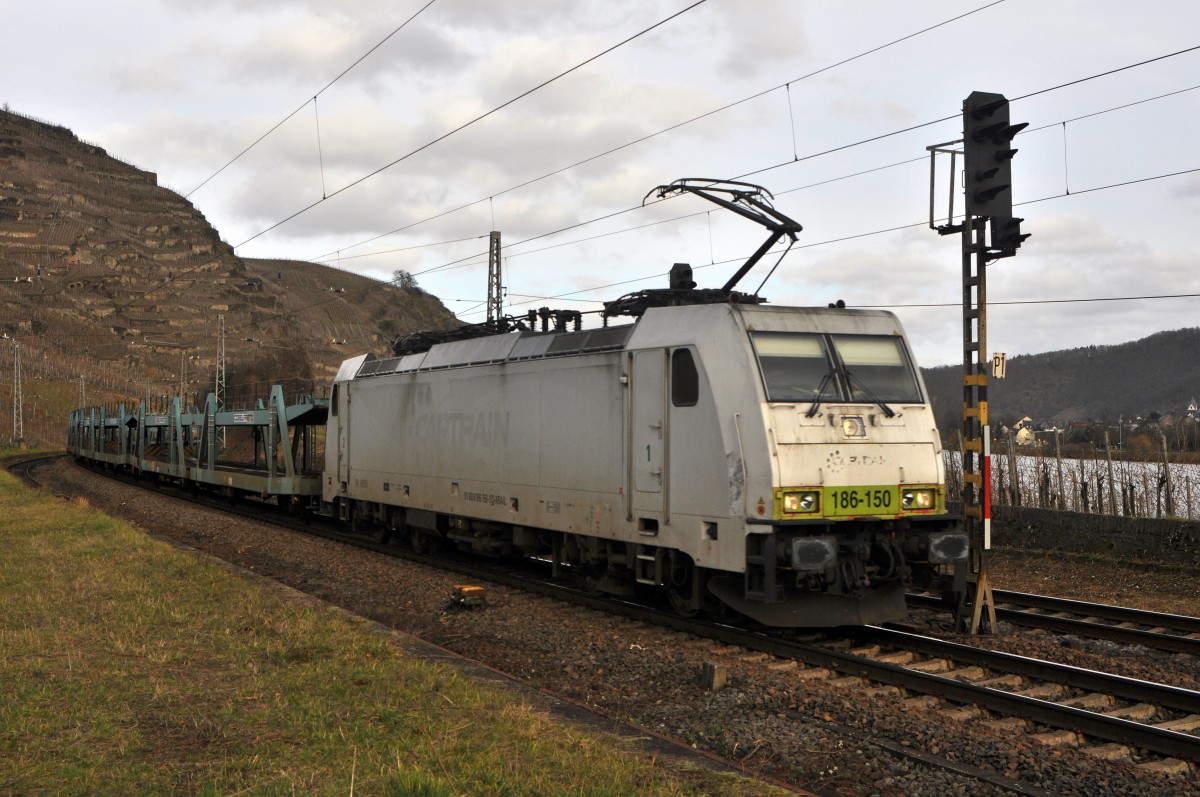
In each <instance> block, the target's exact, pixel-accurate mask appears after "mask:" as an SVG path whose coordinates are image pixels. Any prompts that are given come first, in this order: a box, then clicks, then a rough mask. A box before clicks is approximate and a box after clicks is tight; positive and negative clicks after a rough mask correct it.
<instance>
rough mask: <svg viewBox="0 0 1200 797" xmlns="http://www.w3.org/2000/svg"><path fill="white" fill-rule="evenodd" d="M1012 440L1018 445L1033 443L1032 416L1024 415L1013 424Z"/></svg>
mask: <svg viewBox="0 0 1200 797" xmlns="http://www.w3.org/2000/svg"><path fill="white" fill-rule="evenodd" d="M1013 431H1014V433H1013V440H1015V441H1016V443H1017V445H1019V446H1031V445H1033V444H1034V440H1035V437H1034V429H1033V418H1030V417H1029V416H1028V415H1026V416H1025V417H1024V418H1022V419H1021V420H1019V421H1017V422H1016V423H1015V424H1013Z"/></svg>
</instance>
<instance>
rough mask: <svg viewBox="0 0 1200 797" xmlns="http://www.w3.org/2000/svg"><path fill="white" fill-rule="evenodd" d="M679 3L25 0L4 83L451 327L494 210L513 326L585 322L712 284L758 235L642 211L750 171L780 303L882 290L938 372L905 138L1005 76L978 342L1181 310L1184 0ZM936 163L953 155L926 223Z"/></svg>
mask: <svg viewBox="0 0 1200 797" xmlns="http://www.w3.org/2000/svg"><path fill="white" fill-rule="evenodd" d="M693 2H694V0H578V1H573V0H524V2H516V3H499V2H495V0H433V2H429V0H402V1H398V2H391V3H387V2H379V1H378V0H319V1H318V0H236V1H235V0H225V1H222V0H212V1H211V2H207V3H196V2H192V0H105V1H104V2H94V1H89V2H83V0H42V2H39V3H21V4H18V5H16V6H15V7H13V8H7V9H6V29H7V30H8V31H9V32H10V34H13V33H15V34H16V35H10V36H9V37H7V39H6V49H7V57H6V59H5V61H6V75H5V79H4V81H3V87H4V91H3V92H2V94H0V101H2V102H4V103H6V104H7V106H8V107H9V109H10V110H13V111H17V112H19V113H23V114H26V115H30V116H34V117H36V118H39V119H43V120H48V121H51V122H54V123H57V124H62V125H64V126H66V127H69V128H71V129H72V130H74V131H75V132H76V133H77V134H78V135H79V136H80V137H81V138H83V139H85V140H87V141H90V142H92V143H96V144H99V145H101V146H103V147H105V148H106V149H107V150H108V151H109V152H110V153H112V154H113V155H116V156H118V157H120V158H122V159H124V160H126V161H128V162H130V163H133V164H134V165H136V166H139V167H141V168H143V169H147V170H150V171H154V172H156V173H157V174H158V177H159V182H160V183H161V184H163V185H166V186H168V187H170V188H172V189H174V190H176V191H178V192H179V193H181V194H184V195H187V196H189V198H190V200H191V201H192V202H193V203H194V204H195V205H196V206H197V207H198V208H199V209H200V210H201V211H202V212H203V213H204V214H205V215H206V216H207V217H208V219H209V221H210V222H212V224H213V225H214V226H215V227H216V228H217V229H218V230H219V231H220V233H221V235H222V237H223V238H224V239H225V240H226V241H228V242H229V243H231V244H233V245H235V246H236V247H237V251H238V253H239V254H241V255H243V256H249V257H290V258H297V259H304V260H316V261H323V262H328V263H330V264H331V265H336V266H338V267H340V268H344V269H348V270H352V271H355V272H359V273H363V274H368V275H371V276H374V277H379V278H383V279H387V278H390V276H391V275H392V273H393V272H394V271H395V270H397V269H404V270H407V271H409V272H411V273H413V274H414V275H416V278H417V281H418V283H419V284H420V285H421V286H422V287H424V288H426V289H427V290H429V291H431V292H432V293H434V294H436V295H438V296H439V297H441V298H442V299H443V300H444V301H445V302H446V305H447V306H448V307H449V308H450V309H451V310H452V311H454V312H455V313H457V314H458V315H459V316H460V317H461V318H463V319H464V320H467V321H478V320H482V318H483V315H482V302H483V300H484V298H485V297H486V275H487V268H486V257H485V256H484V255H485V253H486V250H487V239H486V236H487V233H488V231H489V230H493V229H496V230H500V231H501V233H502V235H503V242H504V244H505V250H504V255H505V260H504V272H505V276H504V282H505V285H506V287H507V290H508V302H509V304H510V307H511V312H513V313H523V312H524V311H525V310H527V309H529V308H531V307H539V306H543V305H551V306H558V307H569V308H572V309H580V310H585V311H586V310H594V309H597V308H598V307H599V306H600V305H599V301H600V300H604V299H612V298H615V297H616V296H618V295H620V294H622V293H625V292H629V291H633V290H640V289H643V288H651V287H662V286H665V276H664V275H665V273H666V271H667V270H668V269H669V267H670V265H671V263H673V262H677V261H683V262H689V263H691V264H692V265H693V267H703V268H698V269H697V271H696V277H697V281H698V282H699V283H700V284H701V286H702V287H716V286H719V285H720V284H722V283H723V282H724V281H725V280H726V279H727V278H728V276H729V275H730V274H732V273H733V271H734V270H736V268H737V266H738V264H739V263H740V262H741V261H742V260H743V259H744V258H745V257H746V256H748V255H749V254H750V253H751V252H753V251H754V249H755V248H756V247H757V246H758V244H759V243H760V242H761V241H762V240H763V238H764V237H765V236H764V232H763V231H762V230H761V228H759V227H757V226H756V225H754V224H753V223H751V222H748V221H745V220H743V219H740V218H737V217H735V216H732V215H730V214H728V213H727V212H725V211H722V210H720V209H718V208H716V207H715V206H712V205H709V204H707V203H704V202H703V201H702V200H700V199H698V198H695V197H683V198H676V199H672V200H670V201H667V202H662V203H653V202H651V203H648V204H647V206H646V207H641V202H642V198H643V196H645V195H646V193H647V192H648V191H649V190H650V189H652V188H653V187H655V186H657V185H659V184H661V183H666V182H670V181H672V180H674V179H677V178H681V177H720V178H727V179H733V178H740V179H745V180H748V181H751V182H755V183H759V184H761V185H763V186H765V187H766V188H767V189H768V190H770V191H771V192H772V193H774V195H775V197H776V206H777V207H778V208H779V209H780V210H781V211H783V212H784V213H786V214H788V215H790V216H792V217H793V218H795V219H796V220H798V221H799V222H800V223H801V224H803V225H804V231H803V232H802V233H801V234H800V240H799V243H798V245H797V247H796V248H795V249H794V250H793V251H792V252H791V253H790V254H788V256H787V257H786V258H785V259H784V260H783V261H782V263H781V264H780V265H779V267H778V268H777V270H776V271H775V272H774V273H773V274H772V275H771V277H770V279H769V280H768V281H767V283H766V285H765V287H764V288H763V291H762V293H763V294H764V295H766V296H768V297H769V299H770V300H771V302H772V303H774V304H800V305H811V304H817V305H824V304H826V303H828V302H830V301H834V300H837V299H842V300H844V301H845V302H846V303H847V304H849V305H851V306H872V307H886V308H889V309H892V310H894V311H895V312H896V313H897V314H898V315H899V317H900V318H901V320H902V322H903V323H904V325H905V327H906V328H907V331H908V333H909V336H910V337H911V338H912V340H913V343H914V347H915V349H916V352H917V355H918V358H919V359H920V360H921V361H922V364H924V365H938V364H946V363H956V362H961V335H962V322H961V307H960V305H959V302H960V301H961V295H962V290H961V258H960V254H959V243H958V238H957V237H955V236H947V237H941V236H939V235H937V234H936V233H935V232H933V231H931V230H930V229H929V227H928V225H927V220H928V217H929V212H930V211H929V207H930V197H929V192H930V164H929V158H928V154H927V152H926V147H928V146H930V145H933V144H940V143H944V142H950V141H954V140H955V139H957V138H960V137H961V134H962V126H961V118H960V117H959V116H958V114H959V112H960V111H961V107H962V101H963V99H964V98H965V97H966V96H967V95H968V94H969V93H970V92H971V91H974V90H981V91H990V92H997V93H1002V94H1004V95H1006V96H1007V97H1009V98H1010V99H1011V100H1013V102H1012V118H1013V120H1014V121H1025V122H1028V123H1029V128H1028V129H1027V130H1026V131H1025V133H1023V134H1022V135H1021V136H1020V137H1019V138H1018V139H1017V143H1016V146H1017V147H1018V148H1019V149H1020V154H1019V155H1018V156H1017V157H1016V159H1015V160H1014V164H1013V172H1014V177H1013V182H1014V201H1015V203H1016V204H1017V206H1018V208H1017V211H1016V212H1017V214H1018V215H1021V216H1024V217H1025V219H1026V222H1025V231H1026V232H1030V233H1032V235H1033V237H1032V238H1030V239H1029V241H1027V242H1026V244H1025V246H1024V248H1022V250H1021V252H1020V254H1019V255H1018V256H1017V257H1015V258H1010V259H1006V260H1002V261H999V262H998V263H996V264H994V265H993V266H992V267H991V268H990V269H989V272H988V274H989V297H988V298H989V301H990V302H991V312H990V315H989V321H990V328H989V348H990V349H992V350H993V351H1005V352H1007V353H1008V355H1009V356H1010V357H1012V356H1014V355H1017V354H1024V353H1035V352H1042V351H1051V350H1056V349H1063V348H1073V347H1078V346H1086V345H1091V344H1106V343H1122V342H1126V341H1129V340H1135V339H1137V338H1141V337H1144V336H1146V335H1149V334H1152V333H1154V332H1157V331H1161V330H1168V329H1178V328H1181V327H1189V326H1196V325H1197V323H1198V321H1197V313H1196V308H1197V306H1198V299H1197V298H1196V294H1200V269H1198V268H1197V262H1198V260H1200V257H1198V250H1200V236H1198V235H1197V234H1196V229H1195V228H1196V224H1195V222H1194V220H1195V219H1196V217H1197V213H1198V212H1200V172H1190V171H1189V170H1194V169H1200V49H1197V50H1194V51H1191V52H1184V53H1180V51H1182V50H1188V49H1189V48H1194V47H1197V46H1200V5H1197V4H1196V3H1194V2H1191V0H1179V1H1178V2H1169V1H1167V0H1161V1H1157V0H1152V1H1151V2H1149V3H1144V4H1134V3H1130V2H1128V0H1049V1H1047V0H1002V1H1001V2H991V0H920V2H910V3H896V2H889V1H887V0H860V1H858V2H833V0H824V1H823V2H817V1H815V0H814V1H812V2H800V0H791V1H789V0H737V1H736V2H735V0H707V1H706V2H700V3H698V4H695V5H694V7H693ZM673 15H674V16H673ZM672 17H673V18H672ZM406 20H411V21H408V22H407V24H405V23H406ZM660 23H661V24H660ZM654 26H657V27H654ZM651 28H652V29H651ZM647 29H651V30H647ZM639 34H640V35H639ZM631 37H633V38H631ZM627 40H628V41H627ZM372 48H374V49H372ZM360 59H361V60H360ZM1156 59H1157V60H1156ZM1142 62H1149V63H1145V64H1143V65H1140V66H1133V65H1136V64H1142ZM576 67H578V68H576ZM1124 67H1132V68H1126V69H1123V68H1124ZM568 70H572V71H569V72H568ZM1114 70H1120V71H1114ZM1110 72H1111V74H1107V75H1104V73H1110ZM563 73H567V74H565V75H563ZM560 75H562V76H561V77H559V76H560ZM1101 75H1104V76H1101ZM1098 76H1099V77H1098ZM555 78H557V79H555ZM547 81H552V82H549V83H547ZM542 84H546V85H542ZM539 87H540V88H539ZM941 119H947V121H942V122H938V121H937V120H941ZM260 139H261V140H260ZM256 142H257V143H256ZM252 145H253V146H252ZM248 148H249V149H248ZM240 153H244V154H240ZM239 154H240V157H239ZM1178 172H1185V173H1184V174H1175V173H1178ZM1172 174H1175V176H1165V175H1172ZM950 181H951V176H950V174H949V163H948V160H943V161H940V162H939V163H938V180H937V187H938V195H937V197H936V198H935V213H936V215H937V216H938V217H941V216H944V215H945V213H946V205H947V193H948V186H949V184H950ZM1123 183H1124V184H1126V185H1118V184H1123ZM961 204H962V203H961V200H959V201H958V202H956V208H959V209H961ZM709 211H711V212H709ZM773 262H774V259H773V258H768V260H767V261H765V262H764V263H763V264H760V266H759V267H758V269H756V270H755V271H754V272H751V274H750V275H749V276H748V277H747V278H746V279H744V280H743V282H742V284H741V285H739V288H741V289H744V290H754V289H755V288H757V287H758V285H759V283H760V282H762V280H763V278H764V277H766V275H767V271H768V270H769V268H770V265H771V264H773ZM1182 294H1192V296H1190V297H1189V296H1180V295H1182ZM1127 297H1161V298H1133V299H1129V298H1127ZM1110 300H1111V301H1110ZM593 318H594V317H593ZM593 323H594V322H593Z"/></svg>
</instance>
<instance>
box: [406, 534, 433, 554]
mask: <svg viewBox="0 0 1200 797" xmlns="http://www.w3.org/2000/svg"><path fill="white" fill-rule="evenodd" d="M408 539H409V542H411V543H412V549H413V553H421V554H425V553H429V549H430V548H431V547H433V546H431V545H430V544H429V540H427V539H425V535H424V534H422V533H421V532H419V531H417V530H416V529H413V530H412V533H411V534H410V535H409V538H408Z"/></svg>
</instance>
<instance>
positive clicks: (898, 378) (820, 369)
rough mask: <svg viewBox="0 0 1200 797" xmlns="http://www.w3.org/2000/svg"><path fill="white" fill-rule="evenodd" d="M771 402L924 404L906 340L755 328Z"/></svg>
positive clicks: (765, 383) (888, 337)
mask: <svg viewBox="0 0 1200 797" xmlns="http://www.w3.org/2000/svg"><path fill="white" fill-rule="evenodd" d="M750 339H751V340H752V341H753V343H754V350H755V353H756V354H757V355H758V364H759V368H760V369H761V370H762V375H763V384H764V385H765V386H766V388H767V401H772V402H823V401H855V402H860V401H871V402H882V401H899V402H907V403H913V402H920V401H921V400H922V399H921V389H920V387H919V386H918V384H917V379H916V374H915V372H914V371H913V368H912V365H911V363H910V362H909V359H908V353H907V352H906V351H905V349H904V343H903V341H902V339H901V338H899V337H897V336H894V335H818V334H812V333H804V332H752V333H750Z"/></svg>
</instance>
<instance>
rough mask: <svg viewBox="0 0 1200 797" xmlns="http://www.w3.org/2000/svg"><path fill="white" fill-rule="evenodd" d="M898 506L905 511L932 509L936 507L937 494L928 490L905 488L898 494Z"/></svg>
mask: <svg viewBox="0 0 1200 797" xmlns="http://www.w3.org/2000/svg"><path fill="white" fill-rule="evenodd" d="M900 505H901V506H902V507H903V508H905V509H933V508H935V507H936V506H937V494H936V492H934V491H933V490H929V489H922V490H917V489H912V488H905V489H904V490H902V491H901V493H900Z"/></svg>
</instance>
